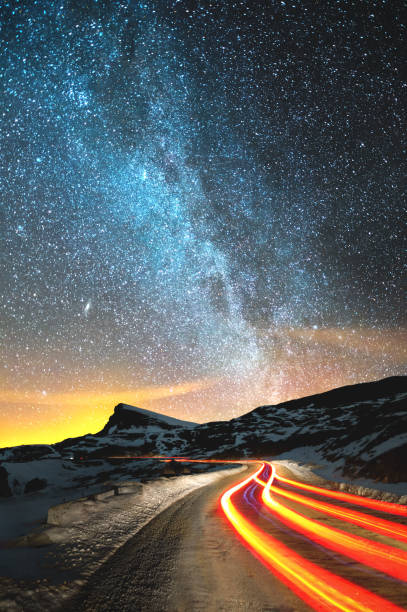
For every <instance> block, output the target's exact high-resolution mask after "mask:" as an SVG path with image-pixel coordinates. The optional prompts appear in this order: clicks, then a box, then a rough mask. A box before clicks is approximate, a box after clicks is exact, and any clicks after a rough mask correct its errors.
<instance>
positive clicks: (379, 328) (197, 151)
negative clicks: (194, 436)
mask: <svg viewBox="0 0 407 612" xmlns="http://www.w3.org/2000/svg"><path fill="white" fill-rule="evenodd" d="M0 24H1V39H2V44H1V57H0V60H1V63H0V75H1V81H2V87H1V93H0V95H1V105H0V112H1V154H0V155H1V158H0V192H1V196H0V197H1V200H0V224H1V235H0V237H1V253H0V267H1V272H0V274H1V275H0V282H1V292H0V293H1V295H0V300H1V339H2V353H3V359H2V366H1V370H0V383H1V387H0V431H1V434H0V445H3V446H5V445H11V444H21V443H28V442H53V441H56V440H60V439H63V438H65V437H68V436H72V435H81V434H84V433H87V432H89V431H92V432H95V431H98V430H99V429H101V427H102V426H103V425H104V423H105V422H106V419H107V417H108V416H109V414H111V412H112V410H113V406H114V405H115V404H116V403H118V402H120V401H123V402H128V403H133V404H138V405H140V406H142V407H145V408H149V409H153V410H158V411H162V412H164V413H166V414H170V415H172V416H176V417H179V418H184V419H188V420H193V421H197V422H203V421H207V420H212V419H219V420H220V419H229V418H232V417H234V416H237V415H239V414H242V413H244V412H248V411H249V410H251V409H253V408H255V407H256V406H258V405H261V404H267V403H276V402H279V401H284V400H287V399H291V398H294V397H299V396H304V395H308V394H311V393H316V392H319V391H322V390H326V389H329V388H332V387H337V386H340V385H342V384H352V383H356V382H362V381H368V380H374V379H379V378H383V377H385V376H390V375H394V374H404V373H406V372H407V367H406V340H407V334H406V329H407V325H406V316H405V309H404V308H403V306H404V303H403V300H404V295H403V291H402V287H403V275H404V274H405V259H403V254H404V253H405V242H404V237H403V236H404V234H405V232H404V228H405V217H404V218H403V213H404V211H405V201H406V175H407V172H406V170H407V167H406V166H407V164H406V152H407V125H406V123H407V120H406V117H407V114H406V102H407V75H406V68H405V66H406V64H407V51H406V50H407V7H406V6H405V5H404V3H403V2H390V1H386V0H335V1H334V0H327V2H323V3H317V2H315V1H314V0H312V1H310V0H302V1H301V2H300V1H299V0H294V1H289V0H287V1H280V0H279V1H276V0H267V1H264V0H258V1H256V2H252V1H250V0H241V1H235V0H230V1H227V0H226V1H225V0H200V1H198V0H194V1H193V0H151V1H150V0H145V1H144V2H134V1H132V0H109V1H103V0H84V1H82V2H79V1H78V0H76V1H75V0H59V1H58V0H51V1H47V0H21V1H20V2H19V1H17V0H5V1H4V2H2V6H1V8H0ZM404 280H405V275H404Z"/></svg>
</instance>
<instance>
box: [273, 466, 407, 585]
mask: <svg viewBox="0 0 407 612" xmlns="http://www.w3.org/2000/svg"><path fill="white" fill-rule="evenodd" d="M274 473H275V472H274V467H273V466H272V474H271V476H270V478H269V480H268V482H267V484H266V486H265V487H264V489H263V493H262V500H263V502H264V504H265V505H266V506H267V507H268V508H270V509H271V510H272V511H273V512H274V513H275V514H277V515H278V517H279V518H280V520H281V521H282V522H283V523H284V524H286V525H288V526H289V527H291V528H293V529H294V530H295V531H298V532H300V533H302V534H304V535H306V536H308V537H311V538H312V540H313V541H314V542H317V543H318V544H321V545H322V546H325V547H326V548H329V549H331V550H334V551H335V552H339V553H341V554H342V555H345V556H347V557H349V558H351V559H354V560H355V561H358V562H359V563H363V564H364V565H368V566H370V567H373V568H374V569H377V570H379V571H380V572H384V573H385V574H388V575H389V576H393V578H398V579H399V580H404V581H407V554H406V553H405V552H404V551H402V550H399V549H397V548H393V547H392V546H388V545H387V544H381V543H379V542H372V541H370V540H367V539H366V538H362V537H360V536H357V535H353V534H350V533H347V532H346V531H342V530H341V529H336V528H335V527H327V526H326V525H322V524H321V523H319V522H318V521H315V520H311V519H309V518H307V517H306V516H304V515H302V514H300V513H299V512H295V511H294V510H291V509H290V508H287V507H286V506H283V505H282V504H280V503H279V502H277V501H275V500H274V499H272V497H271V495H270V491H273V492H274V491H275V490H276V487H273V485H272V482H273V478H274Z"/></svg>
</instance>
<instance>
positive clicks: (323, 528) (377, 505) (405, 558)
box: [139, 456, 407, 612]
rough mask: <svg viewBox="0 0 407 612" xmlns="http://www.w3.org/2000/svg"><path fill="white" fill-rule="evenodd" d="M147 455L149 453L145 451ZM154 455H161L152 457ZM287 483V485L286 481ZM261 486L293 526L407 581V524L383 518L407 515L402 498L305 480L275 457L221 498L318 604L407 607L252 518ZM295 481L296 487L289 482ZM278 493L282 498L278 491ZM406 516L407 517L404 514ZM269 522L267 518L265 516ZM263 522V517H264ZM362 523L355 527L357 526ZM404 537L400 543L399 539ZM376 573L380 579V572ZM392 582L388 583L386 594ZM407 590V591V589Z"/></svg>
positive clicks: (291, 581) (237, 523)
mask: <svg viewBox="0 0 407 612" xmlns="http://www.w3.org/2000/svg"><path fill="white" fill-rule="evenodd" d="M139 458H140V459H141V457H139ZM144 458H145V459H152V458H153V457H144ZM154 458H155V459H159V460H161V461H169V460H176V461H182V462H191V463H257V464H259V463H260V462H259V461H256V460H250V459H249V460H243V461H238V460H235V461H233V460H217V459H209V460H206V459H188V458H186V457H164V456H160V457H154ZM280 483H281V484H283V485H285V486H284V488H283V487H281V486H278V485H279V484H280ZM253 485H254V486H255V487H257V486H258V487H260V491H261V495H260V497H259V500H258V503H259V516H262V517H263V518H264V516H265V515H264V512H266V513H267V514H270V515H272V516H274V517H276V518H277V519H278V520H279V521H280V522H281V523H282V524H283V525H285V526H288V527H289V528H290V530H291V531H290V532H291V533H300V534H302V535H304V536H306V538H307V541H308V542H310V543H315V544H317V545H318V546H320V547H323V549H325V550H332V551H334V552H335V553H339V554H340V555H341V557H342V556H343V557H344V558H348V559H352V560H353V561H356V562H357V563H358V564H360V566H361V568H364V567H368V568H369V567H370V568H373V569H374V570H376V571H378V572H380V573H381V574H383V577H384V579H385V576H386V575H387V576H391V577H392V579H396V582H395V584H396V585H399V586H401V588H403V584H404V585H405V583H407V552H406V546H405V543H406V542H407V526H406V525H403V524H400V523H397V522H395V521H393V520H391V518H383V513H385V514H387V515H395V516H398V517H406V516H407V507H406V506H402V505H399V504H394V503H388V502H383V501H379V500H374V499H370V498H365V497H360V496H358V495H351V494H349V493H343V492H341V491H335V490H331V489H323V488H322V487H316V486H314V485H309V484H306V483H302V482H298V481H295V480H292V479H289V478H284V477H283V476H281V475H279V474H277V473H276V469H275V467H274V466H273V465H272V464H271V463H269V462H262V465H261V467H259V468H258V469H257V470H256V471H255V472H254V473H253V474H252V475H251V476H249V477H248V478H246V479H245V480H243V481H242V482H239V483H238V484H235V485H233V486H232V487H231V488H229V489H228V490H227V491H225V492H224V493H223V495H222V496H221V498H220V505H221V508H222V511H223V513H224V515H225V516H226V518H227V520H228V521H229V523H230V524H231V525H232V526H233V528H234V529H235V530H236V532H237V533H238V534H239V536H240V538H241V540H242V541H243V542H244V543H245V545H246V547H247V548H248V549H249V550H250V551H251V552H253V553H254V554H255V556H256V557H257V558H258V559H260V560H261V561H262V563H263V564H264V565H265V566H266V567H267V568H268V569H269V570H270V571H272V572H273V574H275V575H276V576H277V577H278V578H280V579H281V580H282V582H284V583H285V584H286V585H287V586H288V587H289V588H290V589H291V590H292V591H293V592H294V593H295V594H296V595H297V596H298V597H300V598H301V599H302V600H303V601H305V602H306V603H307V604H308V605H309V606H311V607H312V608H314V609H315V610H321V611H325V610H340V611H342V612H368V611H370V612H395V611H396V610H399V611H400V610H402V609H403V608H400V607H399V606H398V605H397V604H396V603H393V602H392V601H390V600H388V599H385V598H383V597H382V596H381V595H379V594H376V593H374V592H372V591H370V590H367V589H366V588H364V587H362V586H361V585H360V584H358V583H356V582H352V581H350V580H348V579H346V578H343V577H342V576H339V575H337V574H335V573H333V572H332V571H329V570H327V569H325V568H324V567H323V566H322V564H323V562H322V564H321V565H318V564H317V563H315V562H313V561H310V560H308V559H307V558H306V557H304V556H301V555H300V554H298V553H297V552H296V551H295V550H293V549H292V548H290V547H289V546H287V545H286V544H284V543H283V542H281V541H280V539H278V538H277V537H275V536H274V535H271V534H270V533H268V532H267V530H265V528H263V527H260V526H258V525H257V524H256V523H255V521H254V520H252V519H250V518H249V517H250V516H251V514H250V509H249V508H248V510H249V511H248V512H247V511H245V504H246V505H247V503H248V502H247V500H246V495H245V492H247V494H249V491H250V490H253ZM287 485H288V487H289V488H286V487H287ZM292 489H297V490H298V489H299V490H301V491H303V492H306V494H309V493H311V494H313V495H317V496H320V497H321V496H325V497H328V498H330V499H335V500H338V501H340V502H346V503H347V504H348V505H349V504H353V505H356V506H363V507H365V508H368V509H369V510H370V511H371V512H372V511H375V512H380V513H381V516H379V517H377V516H374V515H372V514H365V513H364V512H361V511H358V510H355V509H353V508H352V509H351V508H348V507H343V506H337V505H334V504H333V503H328V502H326V501H322V500H320V499H314V498H313V497H311V496H307V495H303V494H300V493H298V492H295V491H293V490H292ZM276 498H277V499H276ZM285 500H288V502H289V503H290V504H292V503H294V504H295V506H294V507H295V508H297V506H298V505H299V506H300V507H301V506H302V507H303V508H304V509H307V508H310V509H312V510H314V511H318V512H319V513H322V515H328V516H330V517H333V519H334V520H337V521H340V524H343V525H344V526H345V528H346V524H350V525H356V526H358V527H361V528H363V530H364V531H363V534H365V533H366V537H362V536H361V535H356V534H355V533H352V532H351V531H344V530H343V529H339V528H337V527H332V526H328V525H325V524H323V523H321V522H320V521H318V520H315V519H314V518H309V517H308V516H304V514H302V513H301V512H298V511H297V509H295V510H294V509H293V508H292V507H288V506H286V505H285V504H284V502H285ZM321 518H323V516H322V517H321ZM399 520H402V519H399ZM263 522H264V521H263ZM261 524H263V523H261ZM353 529H354V528H353ZM372 533H373V534H379V535H380V536H385V537H386V539H388V540H391V541H393V542H394V543H395V544H396V546H393V545H390V544H388V543H387V542H386V543H384V542H382V541H375V540H371V539H369V534H370V535H371V534H372ZM399 542H401V544H400V545H399V546H401V548H400V547H399V548H398V547H397V544H398V543H399ZM380 579H381V578H380V575H377V574H375V577H374V580H373V583H374V584H376V582H377V580H380ZM388 592H389V589H388V588H387V589H386V594H387V593H388ZM406 593H407V591H406Z"/></svg>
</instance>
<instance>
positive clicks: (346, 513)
mask: <svg viewBox="0 0 407 612" xmlns="http://www.w3.org/2000/svg"><path fill="white" fill-rule="evenodd" d="M275 478H276V477H275ZM257 482H258V484H261V485H262V486H265V485H266V483H265V482H264V481H260V480H259V479H257ZM270 491H272V492H273V493H274V494H277V495H281V496H282V497H285V498H287V499H291V500H292V501H295V502H297V503H299V504H302V505H303V506H308V507H309V508H314V509H315V510H319V511H320V512H323V513H324V514H329V515H331V516H334V517H335V518H338V519H341V520H343V521H347V522H348V523H353V524H354V525H359V526H360V527H364V528H365V529H368V530H369V531H374V532H375V533H380V534H383V535H386V536H388V537H390V538H392V539H393V540H399V541H400V542H407V527H405V526H404V525H399V524H397V523H394V522H393V521H388V520H386V519H382V518H378V517H377V516H371V515H370V514H364V513H363V512H358V511H356V510H350V509H349V508H340V507H339V506H334V505H332V504H327V503H325V502H321V501H317V500H315V499H310V498H309V497H305V496H304V495H299V494H298V493H293V492H292V491H287V490H286V489H281V488H279V487H275V486H274V485H272V486H271V487H270Z"/></svg>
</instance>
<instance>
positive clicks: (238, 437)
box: [0, 377, 407, 495]
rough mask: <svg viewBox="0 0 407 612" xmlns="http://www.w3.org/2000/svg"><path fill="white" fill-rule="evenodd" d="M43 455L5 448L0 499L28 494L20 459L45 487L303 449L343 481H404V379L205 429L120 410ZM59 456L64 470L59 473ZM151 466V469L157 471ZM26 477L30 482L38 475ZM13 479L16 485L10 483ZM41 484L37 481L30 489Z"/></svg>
mask: <svg viewBox="0 0 407 612" xmlns="http://www.w3.org/2000/svg"><path fill="white" fill-rule="evenodd" d="M42 449H43V450H42V451H41V445H31V446H26V447H15V448H14V449H3V450H1V449H0V467H1V468H2V469H0V495H1V490H2V487H3V490H4V492H5V493H4V494H7V490H10V489H11V492H13V493H14V492H17V491H18V490H19V491H21V490H24V489H25V486H26V484H27V483H25V482H20V481H21V479H22V474H24V470H22V467H21V466H20V467H18V469H17V467H16V465H17V463H21V461H28V462H34V461H35V463H36V469H38V470H39V473H38V479H46V480H47V483H50V484H51V483H52V482H53V479H54V476H53V474H54V475H55V474H56V473H57V472H58V474H59V475H58V478H59V479H61V477H62V476H63V478H64V479H65V481H66V482H69V479H71V481H72V482H73V481H74V483H77V484H78V485H79V484H81V485H83V484H84V483H97V482H102V481H103V479H104V480H107V479H109V478H120V477H122V476H124V477H126V478H129V476H130V475H131V473H132V474H133V477H134V474H135V470H137V468H135V467H134V465H135V464H134V463H133V465H132V464H131V462H129V461H127V462H126V461H122V462H121V463H120V461H119V460H117V459H116V460H114V459H111V457H112V456H145V455H182V456H189V457H218V458H229V459H238V458H243V457H258V458H261V457H273V456H274V457H275V456H278V455H281V454H283V453H284V454H285V455H286V456H289V454H290V452H292V453H293V454H294V455H295V453H296V452H298V450H299V449H301V453H302V454H305V455H307V454H308V455H310V456H314V457H318V458H320V460H321V461H325V462H327V463H329V464H330V465H331V466H333V467H334V468H335V470H336V473H337V474H338V475H344V476H347V477H364V478H371V479H377V480H382V481H385V482H386V481H387V482H400V481H404V482H407V462H406V461H405V458H406V457H407V377H393V378H388V379H385V380H382V381H377V382H372V383H365V384H359V385H353V386H348V387H342V388H340V389H334V390H332V391H328V392H326V393H322V394H318V395H313V396H310V397H305V398H302V399H297V400H292V401H289V402H284V403H282V404H278V405H275V406H261V407H259V408H256V409H255V410H253V411H251V412H249V413H247V414H245V415H243V416H240V417H238V418H235V419H232V420H230V421H218V422H211V423H205V424H201V425H197V424H196V423H190V422H184V421H179V420H178V419H173V418H171V417H167V416H164V415H161V414H157V413H154V412H151V411H147V410H143V409H141V408H136V407H132V406H127V405H125V404H119V405H118V406H116V408H115V410H114V414H113V415H112V416H111V417H110V419H109V421H108V422H107V424H106V425H105V427H104V428H103V429H102V430H101V431H100V432H99V433H97V434H88V435H86V436H81V437H78V438H71V439H67V440H64V441H63V442H59V443H57V444H54V445H53V446H52V447H50V446H46V445H42ZM41 453H43V454H42V456H40V455H41ZM50 454H51V455H52V457H51V456H50ZM31 455H32V457H31ZM58 456H60V459H59V461H60V464H61V465H60V468H58V470H57V469H56V467H57V466H55V462H56V461H57V459H56V458H55V457H58ZM80 458H81V459H80ZM45 459H47V461H45ZM71 459H75V461H71ZM76 460H78V461H76ZM89 461H90V462H89ZM50 462H51V463H52V470H51V472H50V474H49V475H48V476H47V474H46V473H48V472H47V469H45V468H46V464H47V465H48V463H50ZM32 465H33V463H32ZM152 465H153V463H152V462H151V465H150V467H149V471H151V470H152V471H151V473H154V470H156V467H152ZM143 469H144V468H143ZM4 470H5V471H6V473H5V471H4ZM17 472H18V475H19V478H17V477H16V476H15V474H16V473H17ZM25 472H27V474H28V473H29V474H30V476H31V480H32V479H33V478H32V474H33V471H32V470H31V469H30V470H25ZM14 480H16V481H18V483H19V484H18V486H17V485H13V483H14ZM23 480H24V479H23ZM2 483H3V485H2ZM40 485H41V483H38V482H35V483H34V484H32V485H30V486H33V487H35V486H40ZM75 486H76V485H75ZM29 488H30V487H29Z"/></svg>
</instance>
